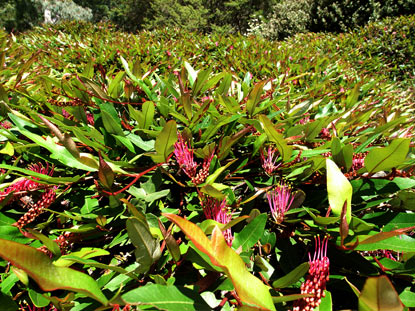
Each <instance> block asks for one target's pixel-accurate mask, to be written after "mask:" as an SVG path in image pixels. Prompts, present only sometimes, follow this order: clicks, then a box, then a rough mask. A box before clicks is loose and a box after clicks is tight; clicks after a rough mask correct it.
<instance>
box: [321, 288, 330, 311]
mask: <svg viewBox="0 0 415 311" xmlns="http://www.w3.org/2000/svg"><path fill="white" fill-rule="evenodd" d="M324 294H325V295H324V297H323V298H321V302H320V305H319V306H318V311H332V310H333V302H332V299H331V293H330V292H329V291H327V290H324Z"/></svg>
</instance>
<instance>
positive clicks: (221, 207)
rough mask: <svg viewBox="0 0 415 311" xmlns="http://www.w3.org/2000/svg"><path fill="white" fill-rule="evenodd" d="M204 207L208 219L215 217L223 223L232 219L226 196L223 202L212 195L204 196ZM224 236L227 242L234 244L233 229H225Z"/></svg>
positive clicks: (214, 218) (230, 244)
mask: <svg viewBox="0 0 415 311" xmlns="http://www.w3.org/2000/svg"><path fill="white" fill-rule="evenodd" d="M202 207H203V212H204V213H205V217H206V219H213V220H215V221H217V222H219V223H221V224H227V223H229V222H230V221H231V219H232V214H231V213H229V211H228V209H227V208H226V198H225V199H223V200H222V202H221V201H219V200H217V199H215V198H212V197H208V196H202ZM223 236H224V237H225V240H226V243H227V244H228V245H229V246H232V241H233V235H232V231H231V229H226V230H225V231H223Z"/></svg>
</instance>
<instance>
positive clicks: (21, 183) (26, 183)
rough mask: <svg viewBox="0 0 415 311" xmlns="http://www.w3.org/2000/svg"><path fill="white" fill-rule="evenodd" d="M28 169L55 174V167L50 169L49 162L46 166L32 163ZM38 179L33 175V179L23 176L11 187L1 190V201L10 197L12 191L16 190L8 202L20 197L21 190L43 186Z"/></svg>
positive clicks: (50, 174)
mask: <svg viewBox="0 0 415 311" xmlns="http://www.w3.org/2000/svg"><path fill="white" fill-rule="evenodd" d="M28 169H29V170H31V171H33V172H36V173H40V174H44V175H49V176H52V174H53V167H52V168H51V169H49V164H47V165H46V167H44V166H43V165H42V164H40V163H38V164H32V165H30V166H29V167H28ZM38 179H39V178H36V177H31V179H28V178H23V179H20V180H18V181H16V182H14V183H13V184H11V185H10V186H9V187H7V188H6V189H4V190H3V191H0V202H2V201H3V200H4V199H5V198H6V197H8V196H9V195H10V194H11V193H12V192H14V193H13V196H12V197H11V198H10V199H9V201H8V203H11V201H13V200H14V199H16V198H17V197H19V192H24V191H33V190H36V189H39V188H41V187H42V186H43V185H42V184H40V183H38V182H37V181H36V180H38ZM15 193H16V195H15Z"/></svg>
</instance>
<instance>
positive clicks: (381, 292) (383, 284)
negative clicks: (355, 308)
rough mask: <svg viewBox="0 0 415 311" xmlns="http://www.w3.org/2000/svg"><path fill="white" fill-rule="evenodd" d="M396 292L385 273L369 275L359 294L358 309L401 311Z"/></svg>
mask: <svg viewBox="0 0 415 311" xmlns="http://www.w3.org/2000/svg"><path fill="white" fill-rule="evenodd" d="M401 310H403V305H402V302H401V300H400V299H399V296H398V293H397V292H396V290H395V288H394V287H393V285H392V283H391V282H390V281H389V279H388V277H387V276H386V275H381V276H379V277H369V278H368V279H367V280H366V283H365V285H364V286H363V289H362V291H361V292H360V296H359V311H401Z"/></svg>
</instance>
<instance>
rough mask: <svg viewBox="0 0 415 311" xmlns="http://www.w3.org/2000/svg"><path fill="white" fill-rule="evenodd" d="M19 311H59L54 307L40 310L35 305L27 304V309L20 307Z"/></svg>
mask: <svg viewBox="0 0 415 311" xmlns="http://www.w3.org/2000/svg"><path fill="white" fill-rule="evenodd" d="M19 311H58V309H56V308H55V307H54V306H47V307H43V308H38V307H36V306H34V305H32V306H29V305H28V304H26V306H25V307H23V306H22V305H20V308H19Z"/></svg>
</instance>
